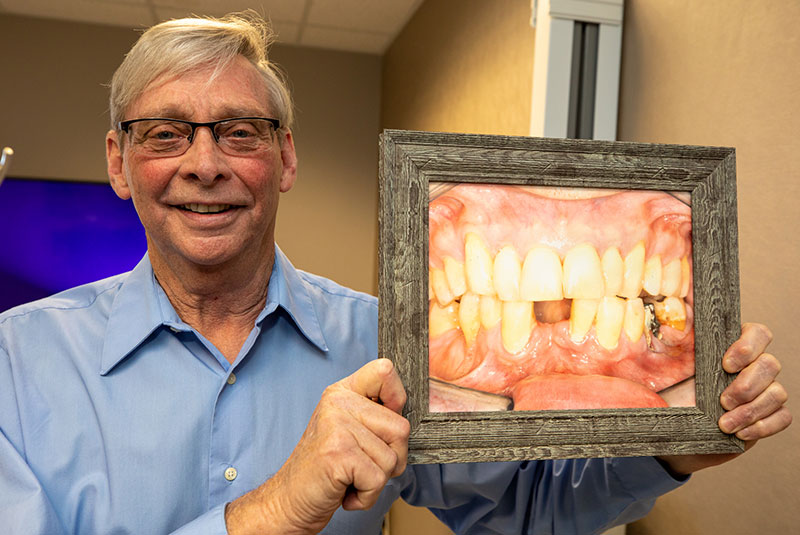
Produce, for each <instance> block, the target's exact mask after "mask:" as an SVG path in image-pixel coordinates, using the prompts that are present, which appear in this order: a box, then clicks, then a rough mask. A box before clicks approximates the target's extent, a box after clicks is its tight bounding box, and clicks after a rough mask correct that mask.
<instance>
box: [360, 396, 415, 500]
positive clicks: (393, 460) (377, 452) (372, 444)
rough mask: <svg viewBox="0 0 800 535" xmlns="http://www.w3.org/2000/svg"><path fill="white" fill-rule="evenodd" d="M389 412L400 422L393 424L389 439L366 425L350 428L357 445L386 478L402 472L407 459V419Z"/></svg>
mask: <svg viewBox="0 0 800 535" xmlns="http://www.w3.org/2000/svg"><path fill="white" fill-rule="evenodd" d="M384 410H385V409H384ZM390 414H391V415H392V416H395V417H396V418H399V419H400V422H402V423H399V424H398V425H396V426H394V428H393V429H392V431H391V434H390V437H389V440H386V439H385V438H384V437H382V436H380V435H379V434H377V433H375V432H374V431H373V429H371V428H369V427H367V426H363V427H356V428H353V429H352V430H351V433H352V435H353V438H354V439H355V441H356V443H357V444H358V447H359V448H361V451H363V452H364V453H365V454H366V455H367V456H368V457H369V459H370V460H371V461H372V462H373V463H375V465H376V466H378V467H379V468H380V469H381V470H382V471H383V473H384V474H386V478H387V479H389V478H392V477H396V476H399V475H400V474H402V473H403V472H404V471H405V468H406V461H407V459H408V428H409V425H408V420H406V419H405V418H402V417H400V416H397V415H396V414H394V413H390ZM357 488H360V487H358V486H357Z"/></svg>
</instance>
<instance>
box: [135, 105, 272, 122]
mask: <svg viewBox="0 0 800 535" xmlns="http://www.w3.org/2000/svg"><path fill="white" fill-rule="evenodd" d="M192 115H193V114H192V113H191V112H189V111H188V110H187V109H185V108H180V107H178V106H172V105H170V106H165V107H162V108H153V109H151V110H150V111H148V112H147V115H142V117H145V116H146V117H164V118H167V119H183V120H186V121H188V120H192ZM268 116H269V114H268V113H267V112H266V111H264V109H263V108H258V107H244V106H226V107H223V108H220V109H218V110H215V111H214V113H212V115H211V119H212V120H218V119H229V118H233V117H268Z"/></svg>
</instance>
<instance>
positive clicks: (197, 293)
mask: <svg viewBox="0 0 800 535" xmlns="http://www.w3.org/2000/svg"><path fill="white" fill-rule="evenodd" d="M268 253H269V254H267V255H261V257H260V258H254V259H249V261H247V260H237V261H234V262H231V263H229V264H226V265H224V266H213V267H208V266H197V265H190V264H186V263H180V262H177V263H176V262H166V261H164V260H163V259H162V258H161V257H160V256H159V255H157V254H152V252H151V255H150V261H151V263H152V265H153V272H154V273H155V276H156V279H157V280H158V282H159V284H160V285H161V287H162V288H163V289H164V293H166V294H167V297H168V298H169V300H170V303H172V306H173V307H174V308H175V311H176V312H177V313H178V316H180V318H181V320H183V321H184V322H185V323H186V324H188V325H191V326H192V327H194V329H195V330H197V331H198V332H199V333H200V334H202V335H203V336H204V337H206V338H207V339H208V340H209V341H210V342H211V343H213V344H214V345H215V346H216V347H217V349H219V350H220V352H222V354H223V355H224V356H225V358H226V359H227V360H228V362H231V363H233V361H234V360H236V357H237V356H238V354H239V351H240V350H241V348H242V346H243V345H244V342H245V340H247V336H248V335H249V334H250V331H251V330H252V329H253V325H255V321H256V318H258V315H259V314H260V313H261V311H262V310H263V308H264V305H265V303H266V300H267V286H268V285H269V278H270V274H271V273H272V267H273V264H274V261H275V250H274V247H273V248H270V249H269V251H268ZM175 264H178V265H175Z"/></svg>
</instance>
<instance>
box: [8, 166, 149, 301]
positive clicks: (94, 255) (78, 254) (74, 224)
mask: <svg viewBox="0 0 800 535" xmlns="http://www.w3.org/2000/svg"><path fill="white" fill-rule="evenodd" d="M146 248H147V245H146V242H145V236H144V229H143V228H142V226H141V224H140V223H139V218H138V217H137V216H136V211H135V210H134V208H133V203H131V202H130V201H123V200H121V199H119V198H118V197H117V196H116V195H115V194H114V192H113V191H112V190H111V187H110V186H109V185H108V184H96V183H89V182H64V181H51V180H15V179H7V180H5V181H4V182H3V184H2V186H0V311H2V310H6V309H8V308H11V307H12V306H15V305H18V304H21V303H26V302H28V301H32V300H34V299H39V298H41V297H45V296H48V295H51V294H54V293H56V292H59V291H61V290H65V289H67V288H71V287H73V286H78V285H80V284H84V283H87V282H91V281H94V280H98V279H102V278H104V277H108V276H111V275H116V274H118V273H122V272H125V271H129V270H131V269H133V267H134V266H135V265H136V263H137V262H138V261H139V260H140V259H141V258H142V256H143V255H144V253H145V250H146Z"/></svg>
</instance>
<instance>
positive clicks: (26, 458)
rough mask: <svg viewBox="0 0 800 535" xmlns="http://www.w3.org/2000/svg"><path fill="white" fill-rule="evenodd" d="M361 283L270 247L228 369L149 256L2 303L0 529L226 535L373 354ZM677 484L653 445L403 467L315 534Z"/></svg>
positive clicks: (574, 502) (539, 515) (503, 523)
mask: <svg viewBox="0 0 800 535" xmlns="http://www.w3.org/2000/svg"><path fill="white" fill-rule="evenodd" d="M377 330H378V311H377V301H376V299H375V298H374V297H371V296H369V295H366V294H361V293H358V292H354V291H352V290H348V289H346V288H342V287H341V286H338V285H336V284H334V283H332V282H331V281H329V280H326V279H323V278H321V277H317V276H314V275H310V274H307V273H304V272H301V271H298V270H296V269H295V268H294V267H293V266H292V265H291V264H290V263H289V261H288V260H287V259H286V257H285V256H284V255H283V254H282V253H281V252H280V251H279V250H276V258H275V265H274V268H273V271H272V275H271V277H270V281H269V288H268V295H267V303H266V306H265V308H264V310H263V311H262V313H261V314H260V315H259V317H258V320H257V322H256V325H255V326H254V327H253V330H252V332H251V333H250V335H249V337H248V339H247V341H246V342H245V344H244V347H242V350H241V352H240V354H239V355H238V357H237V358H236V361H235V362H234V363H233V364H232V365H230V364H229V363H228V362H227V361H226V360H225V358H224V357H223V356H222V354H221V353H220V352H219V351H218V350H217V349H216V348H215V347H214V346H213V345H212V344H211V343H210V342H209V341H208V340H206V339H205V338H204V337H203V336H202V335H201V334H200V333H198V332H197V331H195V330H194V329H192V327H190V326H189V325H187V324H186V323H184V322H183V321H181V319H180V318H179V317H178V315H177V313H176V312H175V310H174V309H173V307H172V305H171V304H170V302H169V300H168V299H167V297H166V295H165V294H164V291H163V290H162V289H161V287H160V286H159V285H158V283H157V282H156V280H155V277H154V276H153V270H152V267H151V265H150V262H149V260H148V258H147V257H146V256H145V258H144V259H143V260H142V261H141V262H140V263H139V265H138V266H137V267H136V268H135V269H134V270H133V271H131V272H130V273H126V274H123V275H119V276H116V277H112V278H109V279H105V280H102V281H99V282H96V283H92V284H89V285H86V286H81V287H78V288H75V289H72V290H69V291H67V292H63V293H61V294H58V295H56V296H53V297H50V298H48V299H44V300H41V301H37V302H35V303H31V304H28V305H23V306H20V307H17V308H14V309H11V310H9V311H7V312H5V313H3V314H2V315H0V526H2V530H3V532H4V533H12V534H47V535H57V534H62V533H81V534H82V533H92V534H93V533H104V534H106V533H115V534H117V533H118V534H123V533H141V534H148V535H150V534H160V533H169V532H172V531H179V532H181V533H202V534H224V533H225V522H224V507H225V504H226V503H227V502H230V501H232V500H234V499H235V498H237V497H239V496H241V495H242V494H244V493H246V492H247V491H249V490H251V489H253V488H255V487H257V486H258V485H260V484H261V483H262V482H263V481H265V480H266V479H267V478H269V477H270V476H271V475H273V474H274V473H275V472H276V471H277V470H278V469H279V468H280V467H281V465H282V464H283V463H284V462H285V461H286V459H287V458H288V456H289V454H290V453H291V452H292V450H293V449H294V446H295V445H296V444H297V442H298V441H299V439H300V436H301V435H302V433H303V430H304V429H305V426H306V424H307V423H308V420H309V418H310V416H311V413H312V412H313V410H314V407H315V406H316V404H317V402H318V400H319V398H320V395H321V393H322V391H323V390H324V389H325V387H327V386H328V385H330V384H331V383H334V382H336V381H338V380H339V379H341V378H342V377H344V376H346V375H348V374H350V373H352V372H354V371H355V370H356V369H358V368H360V367H361V366H362V365H363V364H364V363H366V362H367V361H369V360H371V359H374V358H375V357H376V356H377ZM678 485H679V483H678V482H676V481H675V480H673V479H672V478H671V477H670V476H669V475H667V474H666V472H665V471H664V470H663V469H662V468H661V466H660V465H659V464H658V463H657V462H656V461H655V460H654V459H652V458H638V459H613V460H602V459H593V460H571V461H555V462H550V461H539V462H528V463H521V464H520V463H495V464H460V465H458V464H454V465H418V466H411V467H409V468H408V470H406V472H405V474H404V475H402V476H400V477H398V478H396V479H393V480H391V481H390V482H389V484H388V485H387V486H386V488H385V490H384V491H383V493H382V495H381V497H380V499H379V501H378V503H377V504H376V505H375V506H374V507H373V508H372V509H370V510H369V511H361V512H346V511H343V510H339V511H338V512H337V513H336V514H335V515H334V517H333V519H332V521H331V522H330V524H329V525H328V527H327V528H326V529H325V531H324V533H335V534H342V535H360V534H369V535H377V534H378V533H379V532H380V527H381V522H382V518H383V516H384V514H385V513H386V511H388V509H389V507H390V506H391V504H392V502H394V500H395V499H396V498H398V497H403V498H404V499H405V500H406V501H408V502H410V503H412V504H415V505H424V506H427V507H430V508H431V510H432V511H433V512H434V514H436V515H437V516H439V517H440V518H441V519H443V520H444V521H445V522H446V523H448V524H449V525H450V526H451V527H452V528H453V529H454V530H455V531H456V532H457V533H480V534H486V533H514V534H518V533H526V532H530V533H559V534H567V533H592V532H595V531H602V530H603V529H605V528H607V527H608V526H610V525H612V524H613V523H614V522H624V521H629V520H632V519H634V518H638V517H640V516H642V515H643V514H645V513H646V512H647V511H648V510H649V509H650V507H651V506H652V503H653V501H654V500H655V498H656V497H657V496H659V495H661V494H663V493H665V492H667V491H669V490H671V489H673V488H675V487H676V486H678Z"/></svg>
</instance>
